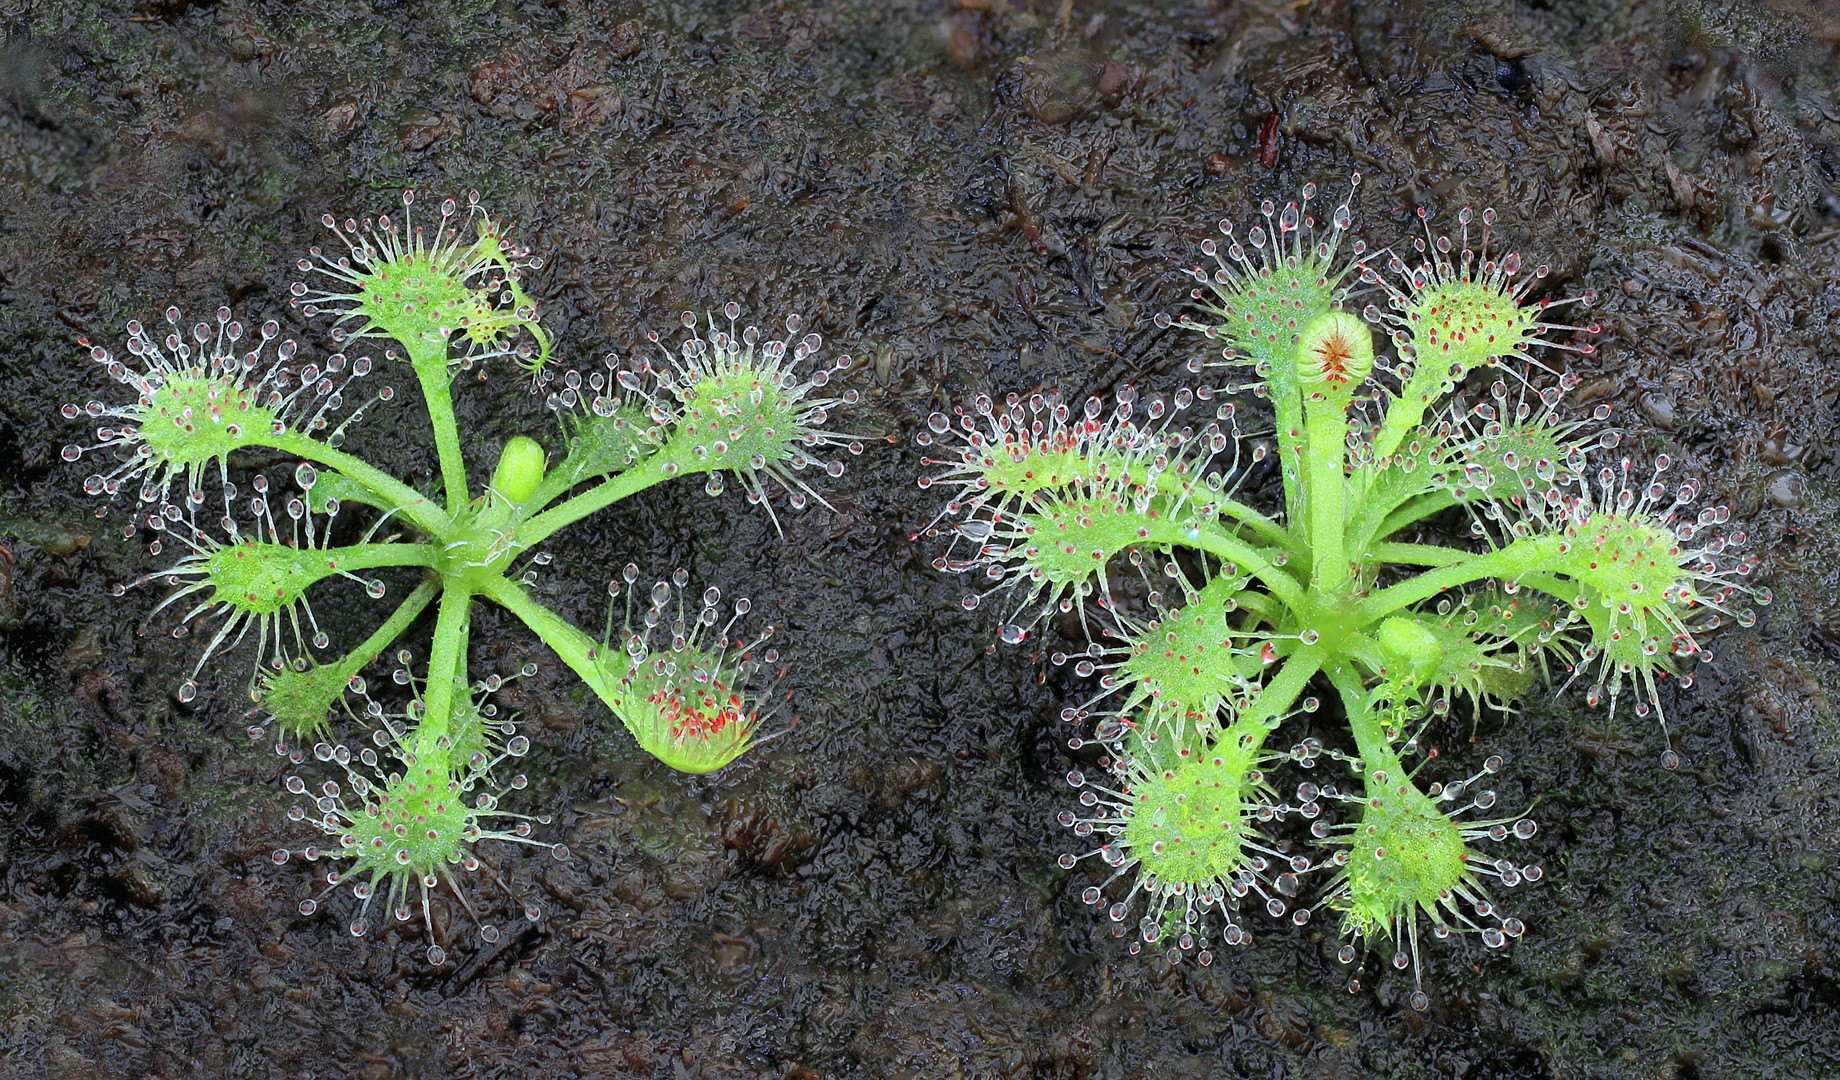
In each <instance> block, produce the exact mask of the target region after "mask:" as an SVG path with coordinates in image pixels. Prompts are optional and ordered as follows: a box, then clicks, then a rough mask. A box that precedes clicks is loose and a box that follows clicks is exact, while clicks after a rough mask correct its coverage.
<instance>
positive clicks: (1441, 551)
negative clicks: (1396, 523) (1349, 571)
mask: <svg viewBox="0 0 1840 1080" xmlns="http://www.w3.org/2000/svg"><path fill="white" fill-rule="evenodd" d="M1474 557H1475V553H1474V552H1469V551H1458V550H1457V549H1456V548H1447V547H1440V546H1438V545H1436V544H1401V543H1390V542H1389V543H1380V544H1369V545H1368V546H1367V553H1366V554H1365V555H1363V556H1362V557H1361V561H1363V562H1378V563H1405V564H1406V565H1408V566H1450V565H1452V564H1455V563H1460V562H1462V561H1463V560H1464V559H1469V558H1474Z"/></svg>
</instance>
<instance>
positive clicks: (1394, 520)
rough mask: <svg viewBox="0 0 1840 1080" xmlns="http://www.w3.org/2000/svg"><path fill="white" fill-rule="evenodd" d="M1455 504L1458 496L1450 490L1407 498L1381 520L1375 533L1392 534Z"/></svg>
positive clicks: (1376, 534) (1381, 534)
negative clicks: (1401, 504)
mask: <svg viewBox="0 0 1840 1080" xmlns="http://www.w3.org/2000/svg"><path fill="white" fill-rule="evenodd" d="M1455 505H1457V497H1456V496H1455V495H1452V494H1451V493H1450V492H1449V491H1448V490H1445V491H1428V492H1426V493H1424V494H1423V495H1415V496H1413V497H1412V498H1410V499H1408V500H1406V502H1405V504H1404V505H1403V506H1400V507H1398V508H1397V509H1395V510H1394V511H1393V512H1392V513H1390V514H1388V515H1387V516H1386V519H1385V520H1384V521H1382V522H1380V527H1379V528H1377V529H1375V530H1374V535H1375V536H1391V535H1393V534H1394V533H1396V532H1398V531H1399V530H1401V529H1403V528H1405V527H1406V526H1407V525H1410V524H1412V523H1413V522H1415V521H1423V520H1425V519H1426V518H1428V517H1430V516H1431V515H1433V514H1435V513H1438V512H1440V511H1443V510H1448V509H1450V508H1451V507H1453V506H1455Z"/></svg>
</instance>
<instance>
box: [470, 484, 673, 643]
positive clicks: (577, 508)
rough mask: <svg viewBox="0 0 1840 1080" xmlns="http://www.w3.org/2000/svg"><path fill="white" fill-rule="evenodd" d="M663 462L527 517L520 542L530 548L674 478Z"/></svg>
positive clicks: (592, 488)
mask: <svg viewBox="0 0 1840 1080" xmlns="http://www.w3.org/2000/svg"><path fill="white" fill-rule="evenodd" d="M663 465H664V463H663V462H661V461H656V459H654V460H650V461H646V462H645V463H643V464H641V465H639V466H637V467H635V468H632V469H628V470H627V471H626V472H623V473H620V474H619V475H618V476H610V477H608V478H607V479H606V480H603V481H601V482H600V483H599V484H596V485H595V486H594V487H591V488H589V489H588V490H587V491H584V492H582V493H581V494H580V495H577V496H575V497H574V498H572V499H569V500H568V501H567V502H564V503H561V504H559V505H557V506H555V507H552V508H551V509H548V510H545V511H543V512H542V513H541V514H538V515H536V516H535V517H532V518H527V519H526V520H525V521H524V523H523V524H522V525H520V526H518V530H517V538H518V543H520V544H522V545H523V546H524V547H527V548H528V547H535V546H536V545H537V544H540V543H542V542H543V541H544V540H545V539H547V538H548V537H549V535H550V534H551V533H554V532H555V531H556V530H557V529H561V528H564V527H566V526H568V525H571V524H573V523H574V522H577V521H580V520H581V519H582V518H585V517H587V516H588V515H589V514H592V513H594V512H595V511H597V510H600V509H603V508H605V507H608V506H612V505H613V504H614V503H616V502H619V501H620V500H621V499H624V498H626V497H627V496H628V495H631V494H633V493H635V492H639V491H644V490H645V489H646V488H648V487H651V486H652V485H653V484H657V483H661V482H663V481H665V480H668V479H670V476H669V475H667V474H666V473H665V472H664V471H663ZM494 599H496V597H494ZM506 606H507V607H508V606H510V605H506Z"/></svg>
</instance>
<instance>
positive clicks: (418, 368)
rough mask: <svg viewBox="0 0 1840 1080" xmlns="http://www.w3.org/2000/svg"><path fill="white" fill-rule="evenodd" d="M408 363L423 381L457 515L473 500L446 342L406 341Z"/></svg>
mask: <svg viewBox="0 0 1840 1080" xmlns="http://www.w3.org/2000/svg"><path fill="white" fill-rule="evenodd" d="M403 344H404V345H406V346H408V349H409V364H410V366H411V367H413V368H415V377H416V378H417V379H419V380H420V381H421V384H422V398H423V399H424V400H425V401H426V402H427V405H428V422H429V424H431V425H432V426H433V427H434V446H435V452H436V453H437V454H438V455H439V456H440V459H441V482H442V484H443V485H444V486H445V487H446V489H447V513H448V516H450V517H458V516H459V515H460V513H461V512H462V511H464V510H465V509H466V507H467V504H468V503H470V502H471V501H472V497H471V495H470V494H469V493H468V490H467V486H466V457H465V455H463V454H462V453H461V452H460V428H459V425H458V424H457V423H456V422H455V420H454V395H453V379H452V378H450V377H449V375H448V371H447V342H445V341H439V342H430V341H419V342H404V343H403Z"/></svg>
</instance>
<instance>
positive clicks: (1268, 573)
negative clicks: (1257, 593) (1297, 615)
mask: <svg viewBox="0 0 1840 1080" xmlns="http://www.w3.org/2000/svg"><path fill="white" fill-rule="evenodd" d="M1148 528H1149V529H1150V535H1149V536H1147V537H1145V538H1144V539H1146V540H1155V541H1157V542H1159V543H1164V544H1173V545H1181V546H1183V547H1191V548H1197V549H1199V550H1201V551H1205V552H1207V553H1209V554H1210V555H1218V556H1220V557H1221V558H1223V559H1226V560H1227V561H1228V562H1231V563H1234V564H1235V565H1237V566H1239V568H1240V569H1242V570H1244V571H1246V572H1247V573H1249V574H1251V575H1252V576H1254V577H1256V578H1258V579H1259V580H1260V581H1263V582H1264V583H1265V587H1266V588H1268V589H1270V590H1271V594H1272V595H1273V596H1275V597H1277V598H1278V600H1279V601H1280V602H1282V603H1283V604H1284V606H1285V607H1288V608H1290V609H1291V610H1292V611H1297V610H1300V609H1301V607H1302V605H1303V602H1304V592H1303V586H1302V585H1301V584H1299V583H1298V581H1297V579H1296V578H1294V577H1292V576H1290V575H1289V574H1287V573H1285V572H1284V571H1283V570H1282V569H1280V568H1278V567H1276V566H1273V565H1271V563H1270V562H1268V561H1267V560H1266V558H1265V554H1264V552H1262V551H1260V550H1259V549H1258V548H1255V547H1253V546H1252V545H1251V544H1248V543H1246V542H1245V541H1244V540H1240V539H1238V538H1236V537H1232V536H1227V535H1226V534H1225V533H1222V532H1216V531H1214V530H1211V529H1209V530H1199V529H1198V530H1192V531H1191V530H1188V529H1184V528H1182V527H1181V526H1179V525H1177V524H1175V523H1173V522H1169V521H1162V522H1157V523H1155V524H1154V525H1152V526H1148Z"/></svg>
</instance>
